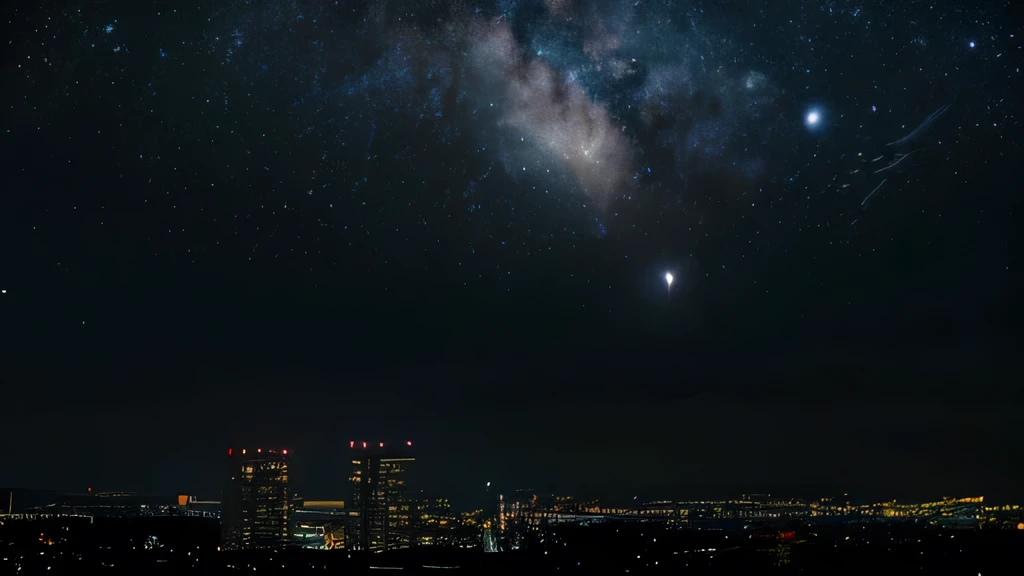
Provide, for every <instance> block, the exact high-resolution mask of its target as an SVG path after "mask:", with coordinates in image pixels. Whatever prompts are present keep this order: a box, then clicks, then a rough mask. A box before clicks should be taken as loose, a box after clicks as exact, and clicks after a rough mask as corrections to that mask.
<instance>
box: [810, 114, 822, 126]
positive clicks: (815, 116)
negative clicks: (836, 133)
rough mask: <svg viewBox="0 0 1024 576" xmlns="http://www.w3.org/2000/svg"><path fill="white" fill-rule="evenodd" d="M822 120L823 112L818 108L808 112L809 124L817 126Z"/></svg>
mask: <svg viewBox="0 0 1024 576" xmlns="http://www.w3.org/2000/svg"><path fill="white" fill-rule="evenodd" d="M820 121H821V114H820V113H819V112H818V111H817V110H811V111H810V112H808V113H807V125H808V126H817V125H818V122H820Z"/></svg>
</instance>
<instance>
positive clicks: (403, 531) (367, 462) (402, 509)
mask: <svg viewBox="0 0 1024 576" xmlns="http://www.w3.org/2000/svg"><path fill="white" fill-rule="evenodd" d="M349 448H350V451H351V452H352V458H351V462H352V464H351V466H352V474H351V475H350V476H349V482H350V483H351V484H352V507H353V508H354V509H355V510H356V511H357V513H358V514H359V520H358V522H357V523H356V525H355V526H354V527H353V528H354V529H355V534H354V535H353V536H354V538H352V539H351V540H350V542H351V543H352V546H351V549H353V550H369V551H371V552H386V551H388V550H397V549H400V548H408V547H409V546H410V543H411V542H413V541H414V534H413V531H414V529H415V506H413V503H412V493H411V491H410V487H409V484H410V480H411V476H412V468H413V464H414V463H415V462H416V458H414V457H413V455H412V442H405V443H403V444H400V445H397V446H392V445H390V444H387V443H385V442H349Z"/></svg>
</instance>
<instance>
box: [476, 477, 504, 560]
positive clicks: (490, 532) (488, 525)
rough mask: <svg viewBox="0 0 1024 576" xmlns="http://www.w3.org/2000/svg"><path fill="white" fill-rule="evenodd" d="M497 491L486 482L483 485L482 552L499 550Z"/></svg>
mask: <svg viewBox="0 0 1024 576" xmlns="http://www.w3.org/2000/svg"><path fill="white" fill-rule="evenodd" d="M498 498H499V495H498V491H497V490H496V489H495V488H493V487H492V486H491V483H490V482H488V483H487V485H486V486H484V507H483V522H482V527H483V531H482V533H481V535H482V537H483V548H484V552H500V551H501V544H500V538H501V535H500V531H499V529H498V527H499V519H498V515H499V512H498Z"/></svg>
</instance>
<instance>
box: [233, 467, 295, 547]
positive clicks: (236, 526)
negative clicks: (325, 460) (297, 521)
mask: <svg viewBox="0 0 1024 576" xmlns="http://www.w3.org/2000/svg"><path fill="white" fill-rule="evenodd" d="M289 522H290V514H289V502H288V451H287V450H264V449H262V448H257V449H256V450H252V449H242V450H234V449H232V448H228V469H227V478H226V480H225V483H224V494H223V498H222V510H221V531H220V532H221V533H220V541H221V549H222V550H244V549H251V548H274V547H279V546H284V545H286V544H288V541H289V536H290V533H291V530H290V525H289Z"/></svg>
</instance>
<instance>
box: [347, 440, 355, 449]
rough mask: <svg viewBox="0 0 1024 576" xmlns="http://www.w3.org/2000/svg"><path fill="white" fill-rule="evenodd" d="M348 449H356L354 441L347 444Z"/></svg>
mask: <svg viewBox="0 0 1024 576" xmlns="http://www.w3.org/2000/svg"><path fill="white" fill-rule="evenodd" d="M348 447H349V448H355V447H356V443H355V441H350V442H349V443H348Z"/></svg>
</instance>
